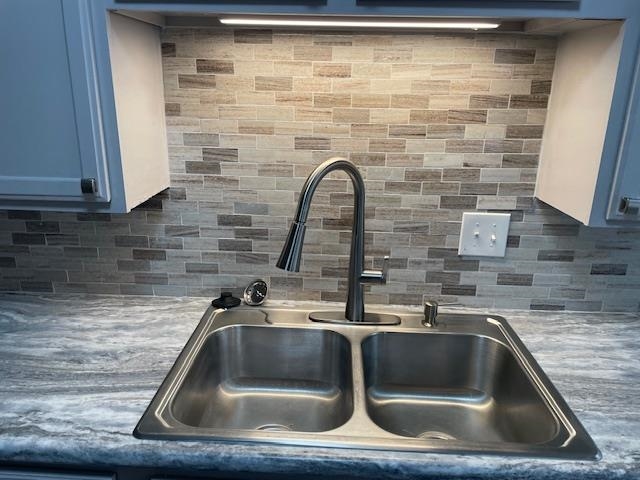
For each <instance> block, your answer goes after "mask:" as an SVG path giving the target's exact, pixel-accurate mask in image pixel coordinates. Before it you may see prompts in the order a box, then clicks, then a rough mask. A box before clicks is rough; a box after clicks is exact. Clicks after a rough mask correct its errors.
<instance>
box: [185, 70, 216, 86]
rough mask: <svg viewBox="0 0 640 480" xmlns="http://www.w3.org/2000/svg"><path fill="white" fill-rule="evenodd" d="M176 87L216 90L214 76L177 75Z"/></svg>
mask: <svg viewBox="0 0 640 480" xmlns="http://www.w3.org/2000/svg"><path fill="white" fill-rule="evenodd" d="M178 87H180V88H201V89H212V88H216V76H215V75H190V74H179V75H178Z"/></svg>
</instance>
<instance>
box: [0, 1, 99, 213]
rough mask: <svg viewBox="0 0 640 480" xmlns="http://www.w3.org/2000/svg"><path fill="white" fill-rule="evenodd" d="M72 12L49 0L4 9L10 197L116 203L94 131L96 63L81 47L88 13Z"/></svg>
mask: <svg viewBox="0 0 640 480" xmlns="http://www.w3.org/2000/svg"><path fill="white" fill-rule="evenodd" d="M69 7H70V4H69V3H68V2H67V3H66V4H65V2H61V1H50V0H13V1H4V2H2V4H1V5H0V58H1V59H2V65H3V68H2V69H0V84H1V85H2V90H3V95H2V96H0V111H2V115H1V116H0V144H2V150H3V154H2V155H3V160H2V163H1V164H0V195H1V196H2V198H3V199H24V200H38V199H42V200H45V199H46V200H76V201H78V200H85V199H88V198H89V197H90V198H91V201H94V202H108V201H109V200H110V194H109V187H108V183H107V175H106V174H107V169H106V164H105V156H104V149H103V146H102V139H101V138H100V135H99V131H98V132H97V131H96V130H95V129H94V128H93V126H94V125H96V126H99V119H98V118H95V110H93V109H92V103H95V102H96V98H97V92H96V90H95V85H93V84H91V83H90V82H89V79H90V78H92V77H93V76H94V72H93V65H92V64H91V63H90V62H91V58H85V55H84V53H85V51H84V49H83V48H81V47H82V46H83V44H84V41H85V39H83V33H84V32H83V31H82V28H81V19H80V16H81V15H84V14H85V13H86V12H81V11H80V9H78V8H73V6H71V7H72V8H69ZM83 20H85V22H86V18H85V19H83ZM88 40H89V41H90V39H88ZM94 133H95V135H94ZM82 178H87V179H94V182H95V193H94V194H92V195H85V194H83V193H82V189H81V179H82Z"/></svg>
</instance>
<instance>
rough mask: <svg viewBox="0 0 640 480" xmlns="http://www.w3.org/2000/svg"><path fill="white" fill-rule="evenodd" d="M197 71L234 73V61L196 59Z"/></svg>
mask: <svg viewBox="0 0 640 480" xmlns="http://www.w3.org/2000/svg"><path fill="white" fill-rule="evenodd" d="M196 72H198V73H224V74H230V75H233V73H234V70H233V62H230V61H228V60H207V59H200V58H199V59H197V60H196Z"/></svg>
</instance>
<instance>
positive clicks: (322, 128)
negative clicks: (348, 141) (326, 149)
mask: <svg viewBox="0 0 640 480" xmlns="http://www.w3.org/2000/svg"><path fill="white" fill-rule="evenodd" d="M313 134H314V135H318V136H325V137H331V140H332V144H331V149H332V150H337V149H336V147H335V146H334V143H333V141H334V140H335V139H336V138H337V137H348V136H349V135H351V125H350V124H347V123H316V124H314V125H313Z"/></svg>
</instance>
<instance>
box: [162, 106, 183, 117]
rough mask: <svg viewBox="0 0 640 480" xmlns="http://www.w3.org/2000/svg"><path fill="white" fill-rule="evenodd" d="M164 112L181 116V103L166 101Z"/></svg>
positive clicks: (171, 115)
mask: <svg viewBox="0 0 640 480" xmlns="http://www.w3.org/2000/svg"><path fill="white" fill-rule="evenodd" d="M164 114H165V115H166V116H167V117H179V116H180V104H179V103H165V104H164Z"/></svg>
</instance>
